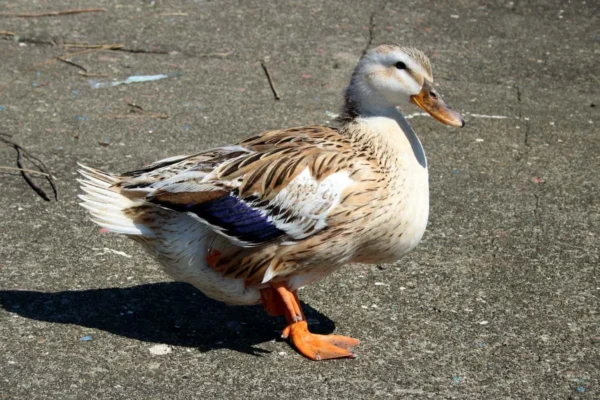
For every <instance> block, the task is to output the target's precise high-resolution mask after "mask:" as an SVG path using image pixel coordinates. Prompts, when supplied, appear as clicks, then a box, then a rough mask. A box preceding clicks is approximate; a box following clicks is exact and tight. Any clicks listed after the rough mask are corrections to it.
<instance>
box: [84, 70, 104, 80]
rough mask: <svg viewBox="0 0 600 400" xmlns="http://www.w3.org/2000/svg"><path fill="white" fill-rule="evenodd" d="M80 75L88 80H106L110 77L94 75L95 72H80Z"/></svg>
mask: <svg viewBox="0 0 600 400" xmlns="http://www.w3.org/2000/svg"><path fill="white" fill-rule="evenodd" d="M78 73H79V75H81V76H85V77H86V78H106V77H107V76H108V74H94V73H93V72H83V71H78Z"/></svg>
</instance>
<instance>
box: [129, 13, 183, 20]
mask: <svg viewBox="0 0 600 400" xmlns="http://www.w3.org/2000/svg"><path fill="white" fill-rule="evenodd" d="M188 15H189V14H188V13H185V12H165V13H159V14H146V15H136V16H134V17H131V18H130V19H140V18H152V17H187V16H188Z"/></svg>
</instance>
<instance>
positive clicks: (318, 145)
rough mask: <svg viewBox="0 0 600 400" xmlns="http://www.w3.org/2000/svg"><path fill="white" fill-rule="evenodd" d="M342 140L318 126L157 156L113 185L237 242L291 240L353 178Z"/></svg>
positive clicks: (311, 228) (305, 233)
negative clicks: (186, 153)
mask: <svg viewBox="0 0 600 400" xmlns="http://www.w3.org/2000/svg"><path fill="white" fill-rule="evenodd" d="M352 163H353V154H352V150H351V146H350V143H349V142H348V140H347V139H346V138H345V137H344V136H342V135H340V134H339V133H338V132H337V131H336V130H334V129H331V128H326V127H320V126H310V127H302V128H294V129H288V130H282V131H272V132H266V133H263V134H261V135H259V136H255V137H253V138H250V139H248V140H245V141H243V142H241V143H240V144H239V145H237V146H228V147H221V148H217V149H213V150H209V151H206V152H202V153H199V154H196V155H193V156H187V157H183V156H182V157H181V158H171V159H167V160H162V161H159V162H157V163H155V164H153V165H151V166H149V167H147V168H144V169H142V170H138V171H132V172H129V173H126V174H124V175H123V176H122V180H121V182H120V183H119V186H120V188H121V193H122V194H124V195H125V196H127V197H129V198H132V199H134V198H137V199H141V198H142V197H143V198H144V200H145V202H149V203H152V204H155V205H158V206H160V207H164V208H167V209H170V210H174V211H178V212H183V213H187V214H189V215H190V216H191V217H193V218H195V219H197V220H199V221H201V222H203V223H204V224H206V225H208V226H209V227H210V228H211V229H213V230H214V231H216V232H218V233H219V234H221V235H223V236H225V237H226V238H228V239H229V240H230V241H231V242H232V243H234V244H235V245H238V246H241V247H254V246H259V245H261V244H264V243H267V242H270V241H273V240H277V239H280V240H282V241H287V242H289V241H299V240H302V239H305V238H307V237H309V236H311V235H314V234H316V233H318V232H320V231H321V230H323V229H325V228H326V227H327V217H328V215H329V213H330V212H331V211H332V210H333V209H334V208H335V207H336V206H337V205H338V204H339V203H340V202H341V201H342V199H343V197H344V196H345V193H346V191H347V189H348V188H349V187H350V186H351V185H352V184H353V183H355V181H354V179H353V177H352V176H351V175H352V170H351V169H350V168H349V166H350V165H352Z"/></svg>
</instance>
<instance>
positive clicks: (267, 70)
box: [260, 61, 281, 100]
mask: <svg viewBox="0 0 600 400" xmlns="http://www.w3.org/2000/svg"><path fill="white" fill-rule="evenodd" d="M260 65H261V66H262V68H263V70H264V71H265V74H266V75H267V80H268V81H269V86H271V91H272V92H273V96H275V100H279V99H281V97H279V93H277V89H276V88H275V84H274V83H273V79H271V74H270V73H269V68H267V64H266V63H265V62H264V61H263V62H261V63H260Z"/></svg>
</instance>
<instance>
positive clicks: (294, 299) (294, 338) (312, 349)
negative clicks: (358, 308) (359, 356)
mask: <svg viewBox="0 0 600 400" xmlns="http://www.w3.org/2000/svg"><path fill="white" fill-rule="evenodd" d="M271 287H272V288H273V289H274V292H276V293H277V295H278V296H277V297H279V299H277V298H274V299H273V301H272V302H271V303H273V304H277V303H279V304H277V305H276V306H273V307H269V308H267V306H265V308H267V311H269V309H271V310H277V311H281V310H282V309H283V311H284V313H283V314H284V315H285V318H286V320H287V323H288V325H287V326H286V328H285V329H284V330H283V334H282V335H281V336H282V337H283V338H284V339H287V338H289V339H290V341H291V342H292V344H293V345H294V347H295V348H296V350H298V352H299V353H300V354H302V355H304V356H305V357H307V358H310V359H311V360H315V361H318V360H329V359H332V358H346V357H347V358H354V357H355V354H354V353H353V352H351V351H350V349H351V348H352V347H354V346H356V345H358V344H359V343H360V342H359V341H358V340H356V339H353V338H351V337H347V336H340V335H317V334H314V333H310V332H309V331H308V324H307V323H306V318H305V317H304V313H302V310H301V309H300V300H299V299H298V294H297V293H296V292H292V291H290V290H289V289H288V288H287V287H286V286H285V284H283V283H273V284H271ZM261 293H262V292H261ZM278 300H279V301H278ZM263 304H264V303H263ZM279 315H281V314H279Z"/></svg>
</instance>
